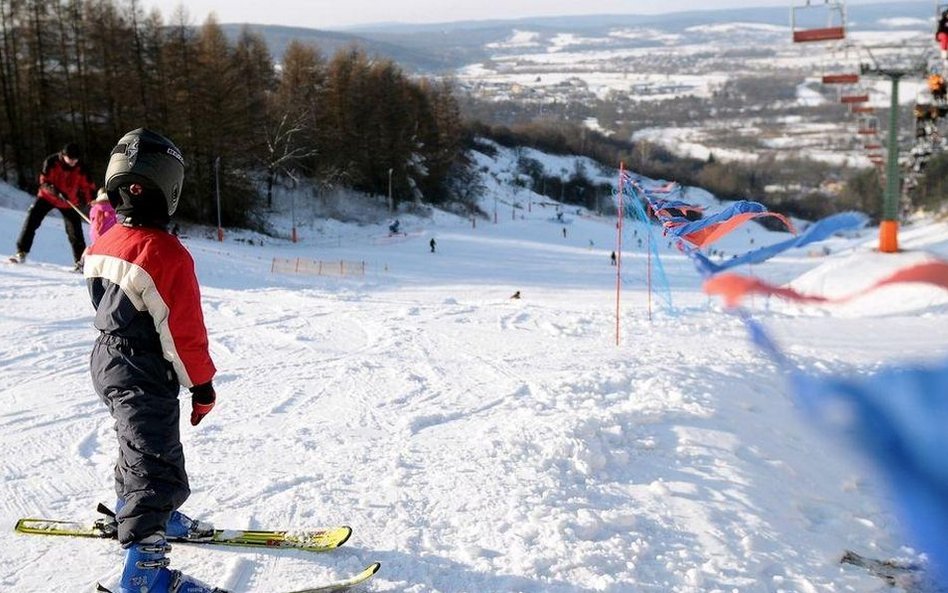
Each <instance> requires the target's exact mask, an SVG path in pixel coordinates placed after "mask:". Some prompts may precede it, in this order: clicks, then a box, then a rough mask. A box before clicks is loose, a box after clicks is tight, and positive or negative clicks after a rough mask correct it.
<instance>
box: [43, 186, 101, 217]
mask: <svg viewBox="0 0 948 593" xmlns="http://www.w3.org/2000/svg"><path fill="white" fill-rule="evenodd" d="M43 185H44V186H46V188H47V189H48V190H49V191H51V192H53V193H54V194H55V195H56V197H57V198H59V199H60V200H62V201H63V202H65V203H67V204H69V207H70V208H72V209H73V210H75V211H76V214H78V215H79V216H81V217H82V220H84V221H86V224H89V225H91V224H92V221H91V220H89V217H88V216H86V215H85V214H84V213H83V212H82V210H80V209H79V207H78V206H76V205H75V204H73V203H72V202H70V201H69V199H68V198H66V196H65V195H64V194H63V192H61V191H59V188H58V187H56V186H55V185H53V184H51V183H44V184H43Z"/></svg>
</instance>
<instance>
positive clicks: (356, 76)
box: [0, 0, 944, 226]
mask: <svg viewBox="0 0 948 593" xmlns="http://www.w3.org/2000/svg"><path fill="white" fill-rule="evenodd" d="M729 88H730V87H729ZM734 89H735V91H734V92H735V93H738V94H739V91H740V92H742V91H741V88H740V87H738V86H735V87H734ZM781 92H783V91H781ZM0 93H2V98H3V102H2V105H0V176H2V178H3V179H4V180H6V181H8V182H12V183H15V184H17V185H19V186H20V187H22V188H24V189H26V190H28V191H33V190H35V186H36V183H37V175H38V173H39V168H40V166H41V163H42V162H43V159H44V158H45V157H46V156H47V155H48V154H50V153H52V152H55V151H56V150H57V149H58V148H60V147H61V146H63V144H64V143H66V142H68V141H76V142H79V143H80V145H81V146H82V147H83V148H84V150H85V153H86V157H87V158H86V159H85V161H86V163H87V165H88V166H89V168H90V169H91V174H92V176H93V180H94V181H97V182H98V183H101V180H102V178H103V174H104V168H105V165H106V163H107V157H108V154H109V151H110V150H111V148H112V146H113V145H114V143H115V141H116V140H117V139H118V138H119V137H121V135H122V134H123V133H124V132H126V131H128V130H131V129H134V128H137V127H149V128H152V129H154V130H156V131H158V132H160V133H162V134H164V135H166V136H168V137H169V138H171V139H173V140H174V141H175V143H176V144H178V146H179V147H180V148H181V149H182V151H183V153H184V155H185V159H186V161H187V174H186V180H185V188H184V192H183V194H182V200H181V205H180V207H179V211H180V215H181V216H182V217H184V218H187V219H190V220H193V221H196V222H203V223H213V222H216V217H217V206H216V203H215V200H214V199H213V197H214V196H216V195H219V196H220V202H221V204H220V205H221V209H220V214H221V217H222V222H223V224H225V225H236V226H254V224H255V222H256V220H255V213H257V212H259V210H260V209H259V208H258V205H259V199H260V195H261V193H262V194H263V195H264V197H265V200H266V203H267V204H268V205H270V204H271V200H272V192H273V188H274V186H275V185H276V184H278V183H281V184H294V183H296V182H299V181H304V180H305V181H308V182H310V184H311V185H312V186H313V187H316V188H317V189H324V190H331V189H334V188H337V187H344V188H351V189H354V190H357V191H362V192H365V193H367V194H374V195H383V196H385V195H390V196H391V198H392V201H393V202H394V203H395V204H397V203H399V202H406V201H411V202H424V203H430V204H437V205H443V204H449V203H452V202H457V201H459V202H462V203H465V204H467V207H468V208H470V209H475V208H476V207H474V204H475V201H476V198H477V194H478V192H479V191H481V190H482V189H483V185H482V184H481V183H480V182H479V180H478V178H477V172H476V171H474V170H473V169H472V168H471V166H470V164H469V163H468V162H467V160H466V157H465V154H466V153H465V151H466V150H467V149H471V148H478V149H482V148H483V146H482V145H479V144H478V142H477V139H478V138H479V137H486V138H489V139H492V140H494V141H496V142H498V143H500V144H502V145H506V146H529V147H533V148H537V149H539V150H543V151H546V152H551V153H554V154H574V155H583V156H588V157H590V158H592V159H593V160H595V161H597V162H599V163H602V164H604V165H605V166H609V167H616V166H617V165H618V163H620V162H624V163H625V165H626V167H627V168H628V169H630V170H633V171H636V172H638V173H640V174H643V175H646V176H649V177H653V178H663V179H670V180H675V181H678V182H679V183H682V184H684V185H696V186H699V187H703V188H705V189H707V190H709V191H711V192H712V193H714V194H716V195H717V196H719V197H720V198H722V199H755V200H758V201H761V202H763V203H764V204H765V205H767V206H768V207H770V208H772V209H774V210H777V211H781V212H785V213H788V214H794V215H797V216H800V217H804V218H810V219H815V218H820V217H822V216H825V215H827V214H830V213H833V212H836V211H840V210H846V209H853V208H855V209H859V210H862V211H865V212H868V213H869V214H870V215H877V214H878V213H879V210H880V209H881V198H878V199H877V198H876V196H877V195H879V193H880V192H881V190H880V186H879V183H878V178H877V177H873V174H870V173H857V174H855V175H854V176H853V177H852V178H851V179H849V180H847V181H848V182H847V183H846V185H845V186H844V188H843V190H842V192H840V193H838V194H837V195H835V196H830V195H828V194H826V193H824V192H822V191H821V190H819V189H818V188H819V186H820V184H821V182H822V181H823V180H824V179H826V178H827V177H830V176H832V171H831V170H830V167H829V166H828V165H825V164H821V163H818V162H815V161H809V160H800V161H793V160H786V159H781V160H779V161H778V160H776V159H769V160H767V159H764V160H759V161H758V162H756V163H753V164H747V163H734V162H729V163H725V162H719V161H717V160H716V159H714V158H713V157H712V158H708V159H706V160H700V159H691V158H681V157H678V156H676V155H673V154H672V153H671V152H669V151H668V150H666V149H664V148H662V147H661V146H659V145H657V144H653V143H649V142H644V141H640V142H629V141H622V140H618V139H616V138H615V137H614V136H606V135H603V134H600V133H597V132H594V131H592V130H589V129H587V128H586V127H585V126H583V125H582V124H581V123H580V121H581V119H582V118H581V117H580V116H583V115H584V114H585V110H586V109H588V107H582V106H580V105H578V104H575V103H569V102H565V103H564V104H562V105H554V106H553V107H552V108H557V109H561V110H563V111H562V113H559V112H557V117H555V118H546V119H540V120H537V121H533V122H530V123H524V124H507V125H500V124H489V123H480V122H481V121H488V122H490V121H497V120H498V118H496V117H492V109H493V110H496V109H505V107H503V105H502V104H496V105H493V107H491V106H490V105H487V104H484V103H481V104H477V103H476V102H473V101H472V100H471V99H470V98H469V97H463V96H460V97H459V95H458V93H457V91H456V90H455V89H454V88H453V87H452V84H451V83H450V82H449V81H446V80H443V79H441V80H427V79H421V78H416V77H412V76H409V75H407V74H406V73H404V72H403V71H402V70H401V68H400V67H399V66H398V65H397V64H395V63H394V62H392V61H391V60H385V59H378V58H374V57H370V56H368V55H367V54H366V53H365V52H364V51H361V50H359V49H357V48H355V47H352V48H348V49H345V50H341V51H338V52H336V53H335V54H334V55H332V56H329V57H327V56H323V55H322V54H321V53H320V51H319V50H318V49H316V48H315V47H314V46H311V45H307V44H303V43H300V42H290V43H289V45H288V46H287V48H286V50H285V52H284V54H283V58H282V62H281V64H280V65H279V67H278V66H277V65H275V63H274V60H273V57H272V56H271V54H270V51H269V49H268V47H267V44H266V42H265V40H264V39H263V38H262V37H261V35H260V34H256V33H253V32H251V31H249V29H246V28H245V29H243V30H242V31H241V32H240V34H239V35H237V37H236V39H234V40H233V41H231V40H229V38H228V37H227V36H226V35H225V34H224V32H223V30H222V28H221V26H220V25H218V24H217V23H216V21H215V20H214V19H213V18H209V19H208V20H206V21H205V22H204V24H203V25H202V26H200V27H194V26H192V25H191V23H190V22H189V18H188V15H187V13H186V11H185V10H184V8H183V7H181V6H179V7H178V9H177V10H175V11H174V12H173V14H172V15H171V19H170V23H166V22H165V21H164V19H163V17H162V15H161V14H160V12H158V11H157V10H152V11H151V12H148V13H146V12H145V11H144V9H143V8H142V7H141V5H140V1H139V0H54V1H49V0H47V1H42V0H20V1H13V0H0ZM694 108H695V106H694V105H690V104H689V103H687V102H684V103H682V105H681V109H686V110H693V109H694ZM689 112H690V111H689ZM494 115H496V114H494ZM626 116H628V114H626ZM501 119H502V118H501ZM521 160H522V162H521V163H520V165H521V168H522V169H523V171H522V172H523V173H524V174H525V175H526V176H527V177H529V178H530V179H531V180H532V181H531V183H532V187H531V189H532V190H534V191H536V192H538V193H542V194H544V195H547V196H549V197H551V198H553V199H557V200H563V201H565V202H568V203H574V204H578V205H583V206H586V207H589V208H595V209H599V210H603V209H608V207H609V202H610V201H609V200H608V195H609V193H610V192H611V188H610V187H606V186H603V185H601V184H598V185H597V184H595V183H593V182H592V181H590V180H589V178H588V176H587V175H586V172H585V171H583V170H582V168H578V169H577V171H575V172H573V173H572V174H571V175H570V176H569V177H568V178H566V179H563V178H561V177H560V175H558V174H554V172H547V171H543V169H542V166H538V163H530V162H529V160H528V159H521ZM935 166H936V167H937V166H940V165H939V164H938V163H935ZM927 177H928V178H930V179H932V181H931V182H929V183H928V185H926V186H924V187H922V188H921V190H920V191H921V192H923V193H922V194H920V195H923V196H924V199H925V200H926V202H927V203H931V204H937V203H938V202H939V201H943V199H944V198H943V196H944V189H943V188H942V187H941V186H940V185H938V183H936V181H937V178H936V177H934V176H931V175H929V176H927ZM773 184H778V185H779V184H784V185H786V186H788V187H789V186H791V185H799V186H802V187H808V188H814V189H811V190H807V191H805V192H803V193H802V195H801V192H799V191H789V192H785V193H782V194H780V193H778V194H773V193H767V192H766V191H765V188H766V187H767V186H768V185H773ZM261 188H262V191H261Z"/></svg>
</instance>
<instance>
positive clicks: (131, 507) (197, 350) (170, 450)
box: [85, 128, 220, 593]
mask: <svg viewBox="0 0 948 593" xmlns="http://www.w3.org/2000/svg"><path fill="white" fill-rule="evenodd" d="M183 181H184V159H183V158H182V156H181V153H180V151H178V149H177V147H176V146H175V145H174V144H173V143H172V142H171V141H170V140H168V139H167V138H164V137H163V136H160V135H158V134H156V133H154V132H151V131H149V130H145V129H143V128H139V129H137V130H133V131H131V132H128V133H127V134H125V136H123V137H122V138H121V139H120V140H119V142H118V145H116V147H115V148H114V149H113V150H112V154H111V157H110V158H109V164H108V168H107V170H106V174H105V188H106V190H107V191H108V194H109V196H110V198H111V199H112V201H113V203H115V204H118V205H119V206H118V209H117V210H118V213H119V214H121V215H123V216H124V219H123V220H122V224H120V225H117V226H115V227H114V228H112V229H111V230H110V231H109V232H108V233H106V234H104V235H102V236H101V237H99V238H98V240H96V242H95V243H94V244H93V245H92V247H90V248H89V253H88V255H87V257H86V264H85V276H86V280H87V282H88V285H89V294H90V296H91V297H92V303H93V305H94V306H95V309H96V313H95V327H96V329H98V330H99V332H100V334H99V337H98V338H97V340H96V343H95V346H94V347H93V350H92V357H91V371H92V382H93V385H94V387H95V389H96V392H97V393H98V395H99V397H100V398H101V399H102V401H103V402H104V403H105V405H106V406H108V409H109V413H110V414H111V415H112V418H113V419H114V420H115V432H116V435H117V437H118V444H119V456H118V462H117V463H116V465H115V490H116V494H117V495H118V501H117V505H116V506H117V509H116V511H117V513H116V520H117V524H116V525H115V527H116V529H117V531H118V540H119V542H120V543H121V544H122V546H123V547H125V548H126V549H127V550H128V552H127V554H126V558H125V565H124V568H123V571H122V576H121V581H120V584H119V592H120V593H215V592H220V590H219V589H214V588H211V587H208V586H206V585H203V584H201V583H200V582H197V581H196V580H194V579H193V578H191V577H189V576H185V575H183V574H181V573H180V572H179V571H176V570H170V569H168V568H167V567H168V564H169V560H168V558H167V553H168V551H169V550H170V549H171V546H169V545H168V543H167V540H168V539H169V538H170V539H201V538H206V537H209V536H210V535H211V532H212V529H211V528H210V526H209V525H207V524H205V523H201V522H198V521H193V520H191V519H189V518H188V517H186V516H184V515H182V514H181V513H179V512H178V511H177V509H178V507H180V506H181V504H182V503H183V502H184V501H185V500H186V499H187V498H188V495H189V494H190V489H189V486H188V478H187V474H186V473H185V467H184V455H183V452H182V447H181V438H180V432H179V427H178V421H179V415H180V412H179V407H178V391H179V389H180V387H181V386H184V387H187V388H189V389H190V390H191V394H192V395H191V424H192V425H193V426H196V425H197V424H198V423H200V422H201V419H202V418H204V416H206V415H207V414H208V413H210V411H211V410H212V409H213V407H214V402H215V393H214V387H213V385H212V379H213V377H214V374H215V367H214V363H213V361H212V360H211V357H210V354H209V352H208V340H207V330H206V329H205V327H204V318H203V314H202V313H201V296H200V291H199V289H198V284H197V279H196V277H195V274H194V262H193V260H192V259H191V256H190V255H189V254H188V252H187V251H186V250H185V248H184V247H183V246H182V245H181V243H180V242H179V241H178V239H177V238H176V237H174V236H173V235H172V234H171V233H169V232H168V231H167V230H166V226H167V225H168V223H169V221H170V218H171V215H172V214H174V211H175V209H176V208H177V205H178V199H179V197H180V193H181V185H182V182H183Z"/></svg>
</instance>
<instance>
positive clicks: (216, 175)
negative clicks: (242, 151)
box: [214, 157, 224, 242]
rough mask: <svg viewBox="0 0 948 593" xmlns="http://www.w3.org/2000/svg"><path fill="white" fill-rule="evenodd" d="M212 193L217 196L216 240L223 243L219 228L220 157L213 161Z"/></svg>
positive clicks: (220, 227) (221, 230) (222, 229)
mask: <svg viewBox="0 0 948 593" xmlns="http://www.w3.org/2000/svg"><path fill="white" fill-rule="evenodd" d="M214 192H215V193H216V194H217V240H218V241H220V242H223V241H224V227H222V226H221V157H217V158H215V159H214Z"/></svg>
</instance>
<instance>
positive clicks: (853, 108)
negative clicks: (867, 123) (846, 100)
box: [849, 103, 876, 113]
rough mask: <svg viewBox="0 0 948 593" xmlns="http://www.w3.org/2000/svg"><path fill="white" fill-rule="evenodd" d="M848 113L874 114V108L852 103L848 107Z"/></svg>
mask: <svg viewBox="0 0 948 593" xmlns="http://www.w3.org/2000/svg"><path fill="white" fill-rule="evenodd" d="M849 111H850V112H851V113H875V112H876V108H875V107H871V106H869V105H858V104H856V103H852V104H850V105H849Z"/></svg>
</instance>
